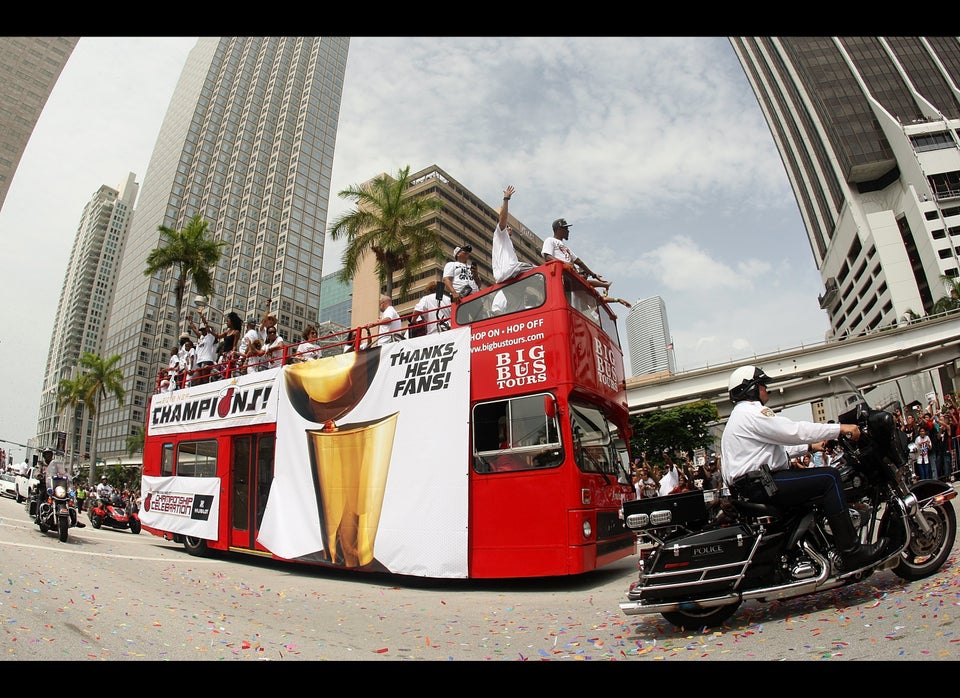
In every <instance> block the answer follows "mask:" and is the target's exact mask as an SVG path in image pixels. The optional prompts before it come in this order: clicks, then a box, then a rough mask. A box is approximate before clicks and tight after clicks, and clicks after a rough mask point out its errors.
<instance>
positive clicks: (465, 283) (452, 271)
mask: <svg viewBox="0 0 960 698" xmlns="http://www.w3.org/2000/svg"><path fill="white" fill-rule="evenodd" d="M443 278H445V279H450V283H451V284H452V285H453V290H454V291H456V292H457V293H459V294H460V295H461V296H466V295H469V294H470V293H476V292H477V291H479V290H480V286H479V285H478V284H477V282H476V280H475V279H474V278H473V269H471V265H469V264H466V263H464V262H447V263H446V265H445V266H444V267H443ZM467 289H469V291H467ZM465 291H466V293H465Z"/></svg>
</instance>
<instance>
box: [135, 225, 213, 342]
mask: <svg viewBox="0 0 960 698" xmlns="http://www.w3.org/2000/svg"><path fill="white" fill-rule="evenodd" d="M209 225H210V224H209V222H207V221H205V220H203V218H201V217H200V216H199V215H197V216H194V217H193V218H191V219H190V222H189V223H187V225H186V226H184V228H183V229H182V230H174V229H172V228H168V227H166V226H164V225H161V226H158V227H157V230H159V231H160V236H161V239H162V240H161V246H160V247H157V248H155V249H153V250H151V251H150V254H148V255H147V267H146V269H144V271H143V275H144V276H153V275H154V274H156V273H157V272H158V271H166V270H167V269H170V268H173V269H174V270H175V274H176V277H175V278H176V281H175V283H174V286H173V291H174V295H175V297H176V303H177V323H178V324H179V322H180V313H181V312H182V311H183V294H184V293H185V292H186V289H187V282H188V281H190V280H193V285H194V288H195V289H196V291H197V293H198V294H200V295H203V296H209V295H211V294H212V293H213V271H212V270H213V268H214V267H215V266H216V264H217V262H219V261H220V254H221V250H222V248H223V246H224V245H226V243H225V242H223V241H222V240H221V241H217V240H212V239H210V238H208V237H207V229H208V228H209ZM163 242H165V243H166V244H163Z"/></svg>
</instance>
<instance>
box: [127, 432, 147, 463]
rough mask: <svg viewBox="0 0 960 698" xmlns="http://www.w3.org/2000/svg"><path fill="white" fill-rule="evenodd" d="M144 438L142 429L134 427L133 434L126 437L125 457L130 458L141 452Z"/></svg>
mask: <svg viewBox="0 0 960 698" xmlns="http://www.w3.org/2000/svg"><path fill="white" fill-rule="evenodd" d="M145 436H146V434H145V432H144V430H143V427H135V428H134V430H133V433H132V434H130V435H128V436H127V455H128V456H132V455H133V454H134V453H136V452H137V451H142V450H143V441H144V437H145Z"/></svg>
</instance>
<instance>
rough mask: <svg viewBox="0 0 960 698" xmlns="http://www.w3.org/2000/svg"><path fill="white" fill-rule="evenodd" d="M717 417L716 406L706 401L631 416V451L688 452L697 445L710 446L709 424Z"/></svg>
mask: <svg viewBox="0 0 960 698" xmlns="http://www.w3.org/2000/svg"><path fill="white" fill-rule="evenodd" d="M719 418H720V413H719V412H718V411H717V406H716V405H714V404H713V403H712V402H710V401H709V400H698V401H697V402H692V403H690V404H689V405H678V406H677V407H671V408H669V409H666V410H657V411H656V412H647V413H646V414H641V415H637V416H636V417H631V418H630V422H631V426H632V427H633V435H632V436H631V437H630V449H631V453H634V454H640V453H642V452H644V451H646V452H647V453H648V454H654V453H661V452H662V451H663V449H669V450H671V451H675V450H679V451H683V452H689V451H693V450H694V449H697V448H707V449H709V448H713V446H714V437H713V434H712V433H711V432H710V425H711V424H714V423H716V421H717V420H718V419H719Z"/></svg>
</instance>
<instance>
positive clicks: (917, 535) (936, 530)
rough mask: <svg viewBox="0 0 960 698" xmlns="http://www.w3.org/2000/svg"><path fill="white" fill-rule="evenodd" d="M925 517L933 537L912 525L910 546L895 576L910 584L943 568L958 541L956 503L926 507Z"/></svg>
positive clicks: (901, 556) (901, 559)
mask: <svg viewBox="0 0 960 698" xmlns="http://www.w3.org/2000/svg"><path fill="white" fill-rule="evenodd" d="M921 515H922V516H923V517H924V518H926V520H927V523H928V524H929V525H930V528H931V531H930V535H925V534H924V533H923V532H922V531H921V530H920V529H919V528H917V527H916V526H913V525H911V531H910V535H911V539H910V545H908V546H907V548H906V550H904V551H903V552H902V553H900V560H899V562H897V566H896V567H894V568H893V573H894V574H895V575H897V576H898V577H900V578H901V579H906V580H908V581H914V580H917V579H923V578H924V577H929V576H930V575H932V574H933V573H935V572H936V571H937V570H939V569H940V568H941V567H943V564H944V563H945V562H946V561H947V558H948V557H950V553H951V551H952V550H953V544H954V542H956V538H957V514H956V512H955V511H954V509H953V503H952V502H945V503H944V504H940V505H938V506H929V507H926V508H925V509H924V510H923V511H922V512H921Z"/></svg>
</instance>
